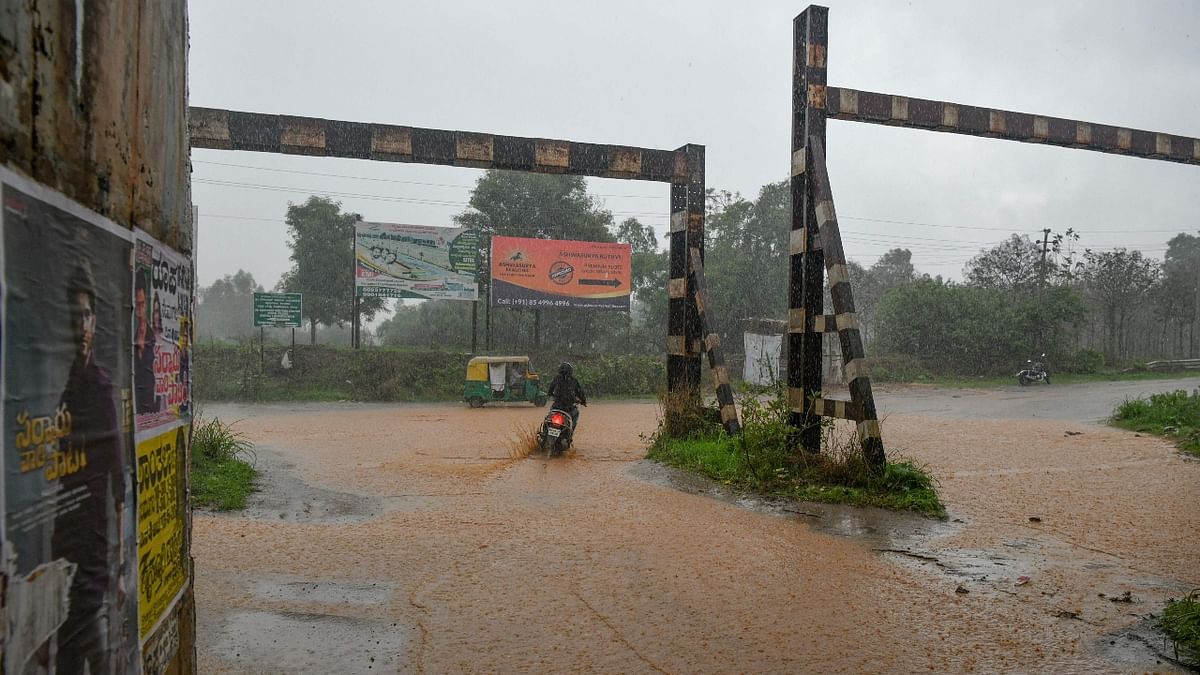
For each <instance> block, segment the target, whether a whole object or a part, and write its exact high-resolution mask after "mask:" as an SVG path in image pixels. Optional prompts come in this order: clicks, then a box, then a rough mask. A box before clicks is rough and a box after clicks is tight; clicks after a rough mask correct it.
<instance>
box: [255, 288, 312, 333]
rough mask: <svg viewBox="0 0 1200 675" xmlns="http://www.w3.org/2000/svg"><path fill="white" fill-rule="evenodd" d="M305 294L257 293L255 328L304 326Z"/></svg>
mask: <svg viewBox="0 0 1200 675" xmlns="http://www.w3.org/2000/svg"><path fill="white" fill-rule="evenodd" d="M303 313H304V294H302V293H255V294H254V327H255V328H258V327H260V326H274V327H275V328H299V327H300V326H301V325H302V324H303V321H304V320H303V318H302V317H301V315H302V314H303Z"/></svg>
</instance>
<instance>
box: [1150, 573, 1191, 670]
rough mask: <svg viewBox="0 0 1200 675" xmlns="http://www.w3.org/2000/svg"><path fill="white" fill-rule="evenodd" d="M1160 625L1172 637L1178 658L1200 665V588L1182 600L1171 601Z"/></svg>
mask: <svg viewBox="0 0 1200 675" xmlns="http://www.w3.org/2000/svg"><path fill="white" fill-rule="evenodd" d="M1158 625H1159V627H1161V628H1162V629H1163V632H1165V633H1166V634H1167V637H1169V638H1170V639H1171V644H1172V645H1173V646H1174V647H1175V658H1176V659H1181V660H1182V659H1187V660H1189V661H1191V662H1192V663H1193V664H1196V665H1200V589H1196V590H1194V591H1192V592H1191V593H1190V594H1189V595H1188V596H1187V597H1186V598H1183V599H1182V600H1171V601H1169V602H1168V603H1167V608H1166V609H1164V610H1163V615H1162V618H1161V619H1159V622H1158Z"/></svg>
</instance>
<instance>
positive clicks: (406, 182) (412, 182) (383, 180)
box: [192, 159, 671, 199]
mask: <svg viewBox="0 0 1200 675" xmlns="http://www.w3.org/2000/svg"><path fill="white" fill-rule="evenodd" d="M192 163H193V164H208V165H211V166H227V167H235V168H239V169H254V170H256V171H272V172H275V173H292V174H298V175H302V176H321V177H324V178H347V179H350V180H368V181H375V182H379V183H399V184H402V185H423V186H427V187H445V188H455V189H463V190H474V189H475V187H476V186H474V185H464V184H462V183H426V182H422V181H415V180H401V179H399V178H374V177H371V176H351V175H349V174H342V173H323V172H320V171H300V170H299V169H278V168H273V167H267V166H252V165H250V164H231V163H229V162H210V161H205V160H199V159H198V160H193V161H192ZM592 196H593V197H619V198H622V199H670V198H671V197H670V195H609V194H593V195H592Z"/></svg>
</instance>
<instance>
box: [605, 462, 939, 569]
mask: <svg viewBox="0 0 1200 675" xmlns="http://www.w3.org/2000/svg"><path fill="white" fill-rule="evenodd" d="M629 472H630V473H631V474H632V475H634V476H635V477H637V478H639V479H641V480H644V481H646V482H649V483H652V484H654V485H660V486H663V487H669V488H674V489H676V490H681V491H683V492H691V493H695V494H703V495H705V496H707V497H711V498H713V499H718V500H720V501H723V502H726V503H729V504H735V505H737V506H740V507H741V508H744V509H749V510H751V511H756V512H758V513H764V514H767V515H772V516H777V517H781V518H794V519H797V520H802V521H804V522H805V523H807V524H809V525H810V526H812V527H813V529H815V530H817V531H818V532H823V533H825V534H831V535H834V536H838V537H851V538H855V539H862V540H863V541H864V542H865V543H867V544H868V545H870V546H873V547H874V548H877V549H899V548H906V544H907V543H908V542H910V541H912V540H914V539H916V538H918V537H919V538H921V539H923V540H924V539H930V538H937V537H943V536H947V535H950V534H953V533H954V532H957V531H958V530H959V529H961V527H962V526H961V524H959V523H955V522H947V521H941V520H934V519H932V518H926V517H925V516H922V515H920V514H916V513H905V512H903V511H889V510H887V509H879V508H874V507H869V506H848V505H845V504H822V503H819V502H801V501H794V500H788V499H775V498H768V497H760V496H758V495H748V494H744V493H740V492H738V491H736V490H732V489H730V488H727V487H725V486H723V485H721V484H719V483H717V482H715V481H713V480H712V479H710V478H706V477H704V476H700V475H698V474H695V473H691V472H689V471H685V470H683V469H676V468H674V467H669V466H664V465H662V464H659V463H657V462H654V461H651V460H642V461H638V462H633V463H632V464H631V466H630V469H629Z"/></svg>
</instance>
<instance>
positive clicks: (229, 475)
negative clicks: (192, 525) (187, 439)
mask: <svg viewBox="0 0 1200 675" xmlns="http://www.w3.org/2000/svg"><path fill="white" fill-rule="evenodd" d="M247 460H250V461H247ZM253 460H254V450H253V447H252V445H251V443H250V441H248V440H247V439H246V438H245V436H243V435H242V434H241V433H240V432H238V431H236V430H234V428H233V425H232V424H226V423H224V422H222V421H221V420H220V419H217V418H215V417H214V418H212V419H204V418H203V417H199V416H198V417H197V420H196V424H195V426H194V427H193V430H192V467H191V471H192V475H191V478H192V483H191V484H192V504H193V505H194V506H199V507H203V508H211V509H215V510H217V511H239V510H241V509H244V508H246V498H247V497H248V496H250V493H252V492H254V490H255V487H254V479H255V478H256V477H257V476H258V471H257V470H256V469H255V468H254V465H253V464H252V462H253Z"/></svg>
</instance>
